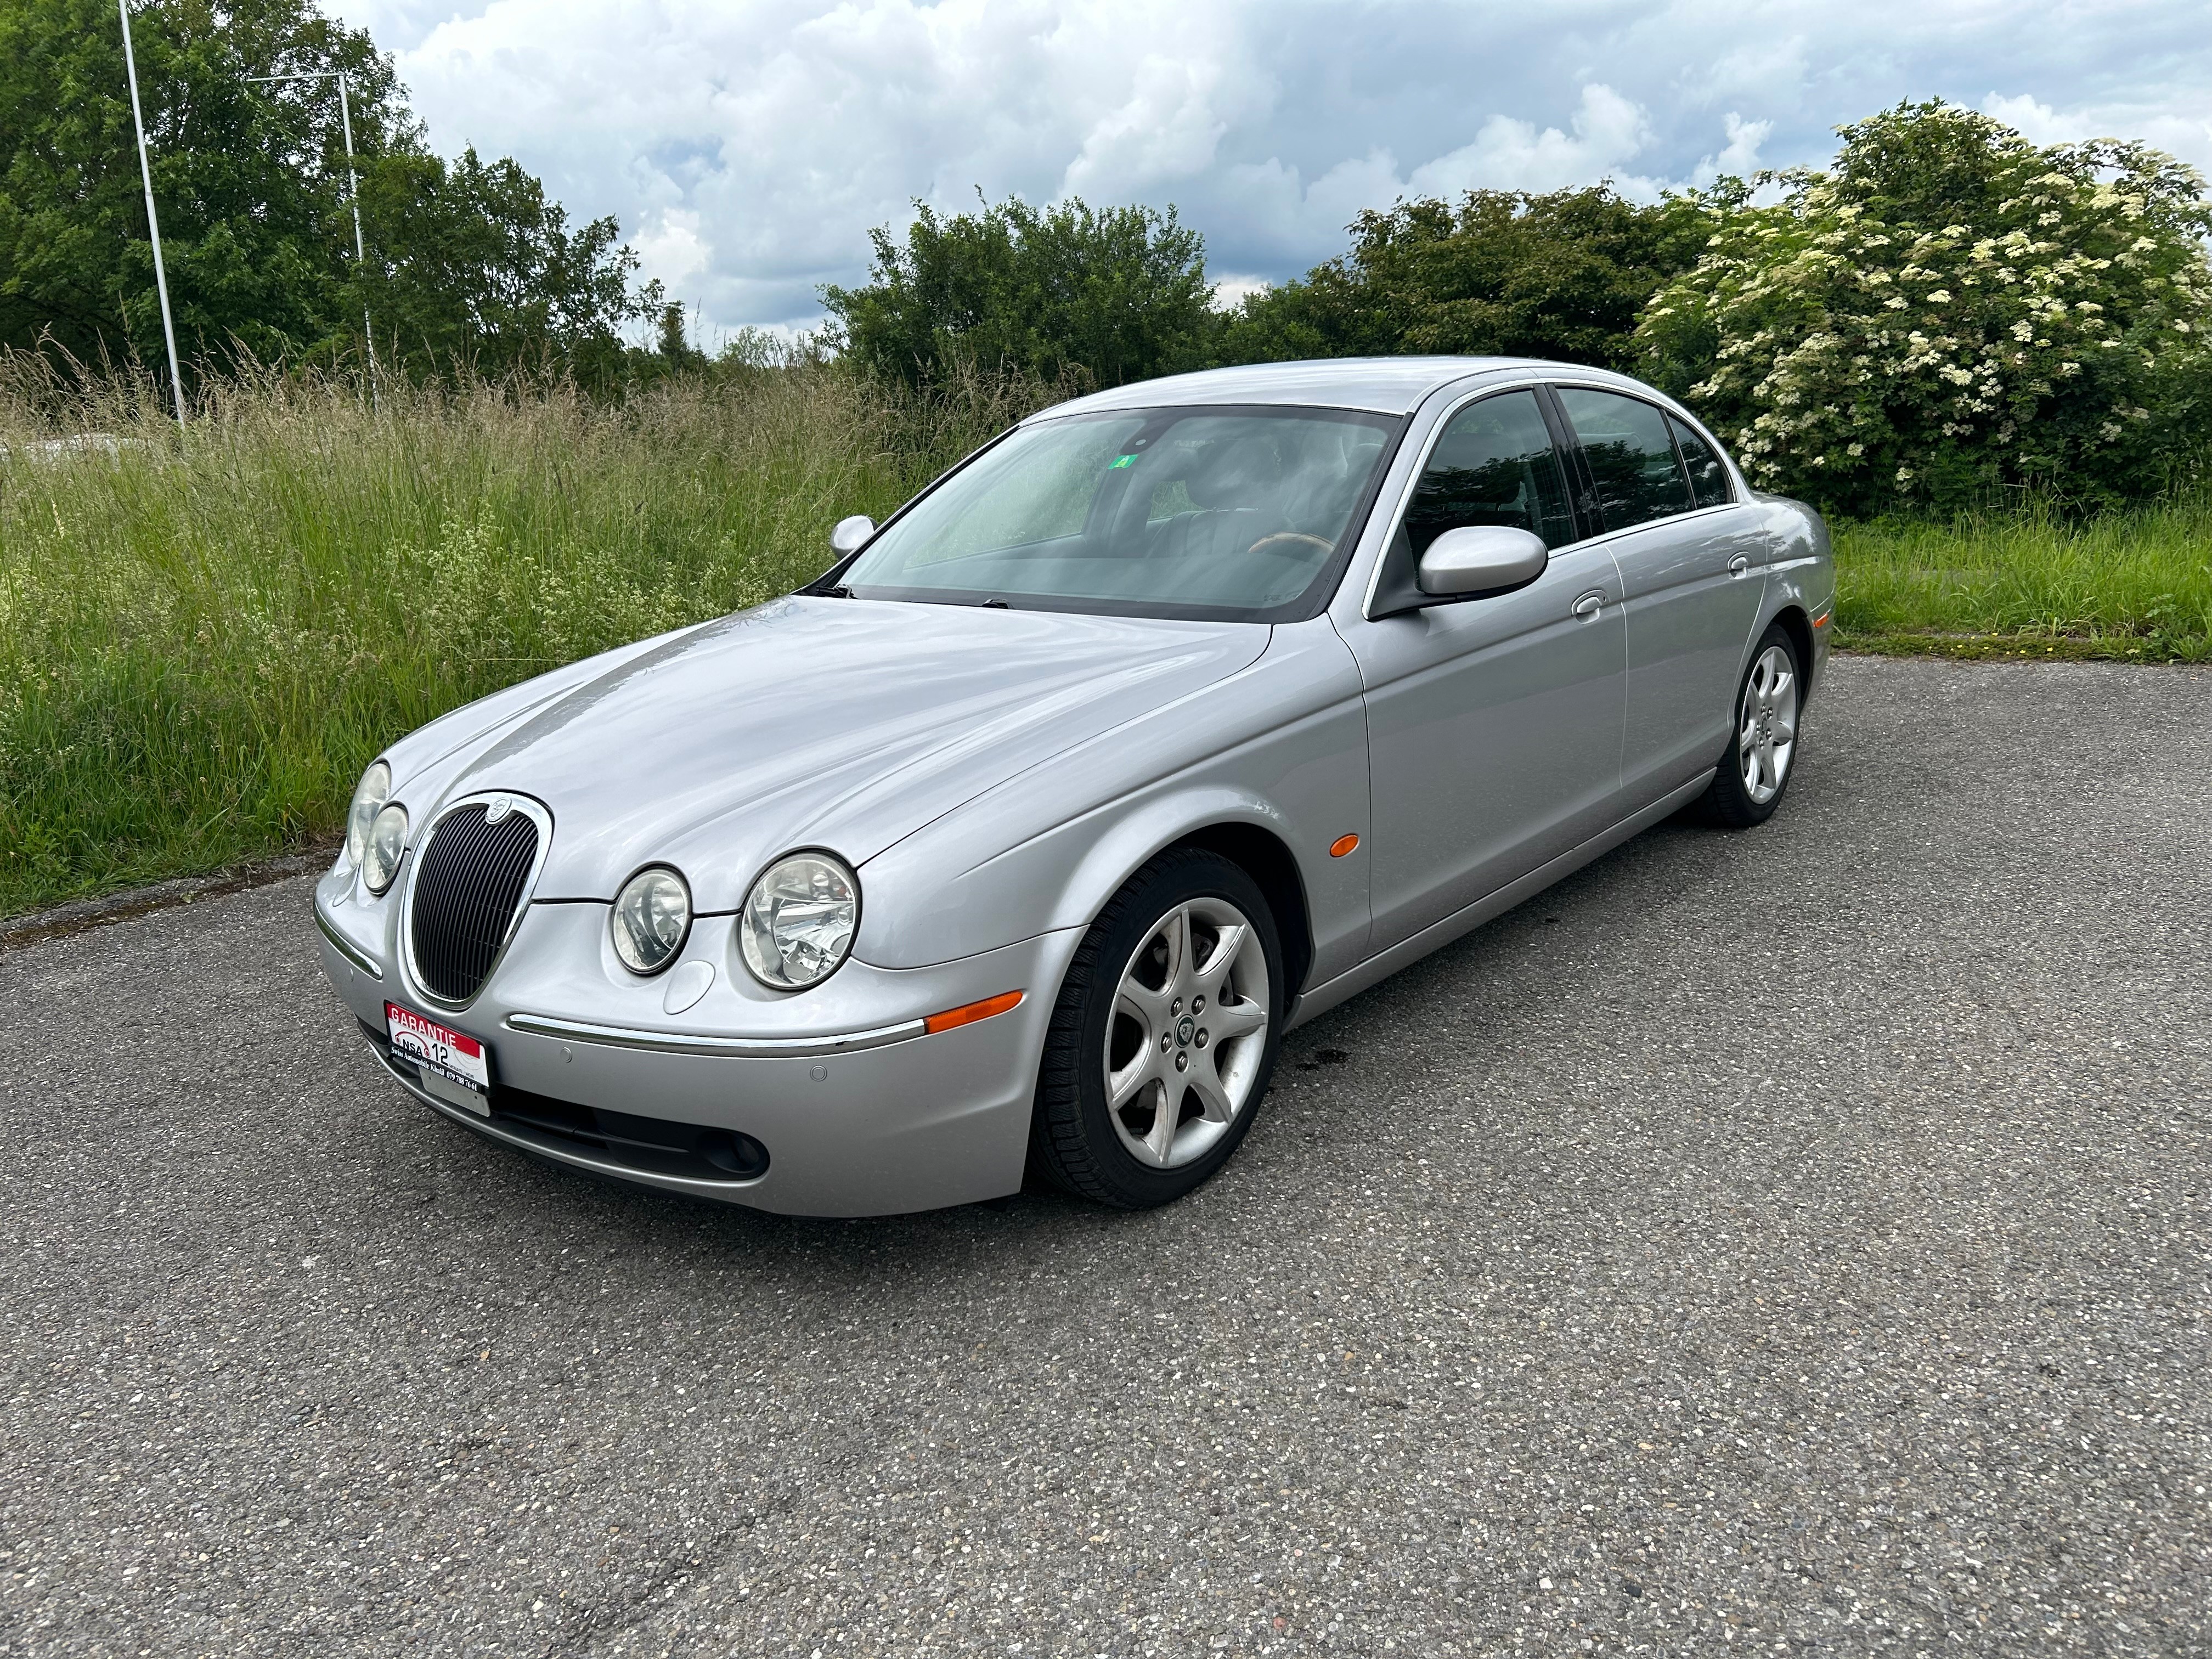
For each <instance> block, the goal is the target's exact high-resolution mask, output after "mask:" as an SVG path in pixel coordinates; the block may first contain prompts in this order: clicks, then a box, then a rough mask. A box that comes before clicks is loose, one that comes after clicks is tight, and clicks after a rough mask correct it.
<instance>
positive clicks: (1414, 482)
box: [1359, 371, 1598, 622]
mask: <svg viewBox="0 0 2212 1659" xmlns="http://www.w3.org/2000/svg"><path fill="white" fill-rule="evenodd" d="M1512 373H1513V371H1508V374H1509V375H1510V374H1512ZM1553 384H1554V382H1553V379H1552V377H1551V376H1549V375H1547V374H1534V373H1528V374H1522V375H1521V377H1520V378H1517V379H1516V378H1509V379H1506V380H1495V381H1491V382H1488V383H1486V384H1485V385H1482V386H1476V387H1475V388H1474V390H1473V391H1471V392H1467V393H1466V394H1465V395H1463V396H1462V397H1461V398H1459V399H1458V400H1457V401H1456V402H1455V403H1453V404H1450V405H1449V407H1447V408H1446V409H1445V410H1444V411H1443V413H1442V414H1440V415H1438V416H1437V418H1436V421H1435V422H1434V423H1433V424H1432V425H1431V427H1430V428H1429V435H1428V436H1427V437H1426V438H1425V439H1423V440H1422V441H1421V454H1420V459H1419V460H1417V461H1415V462H1414V463H1413V469H1412V470H1411V471H1408V472H1407V474H1406V482H1405V483H1404V484H1403V485H1401V487H1400V489H1399V491H1398V504H1397V505H1396V506H1395V507H1393V508H1391V510H1390V513H1389V516H1388V517H1387V518H1385V519H1384V520H1383V523H1384V525H1385V526H1387V527H1386V528H1385V529H1384V531H1383V539H1382V541H1381V543H1380V544H1378V545H1377V546H1376V550H1375V562H1374V564H1373V565H1372V566H1370V568H1369V569H1368V572H1367V591H1366V592H1364V594H1362V595H1361V596H1360V600H1359V616H1360V619H1361V620H1362V621H1363V622H1375V621H1377V620H1379V619H1378V618H1377V617H1376V615H1375V592H1376V588H1377V587H1379V586H1381V585H1382V581H1383V566H1384V565H1385V564H1386V563H1388V562H1389V557H1390V541H1391V538H1393V537H1395V535H1396V534H1397V533H1398V526H1400V525H1401V524H1403V523H1404V522H1405V520H1406V509H1407V507H1411V506H1412V505H1413V492H1414V491H1415V490H1416V489H1419V488H1420V484H1421V477H1422V475H1423V474H1424V473H1425V472H1426V471H1428V470H1429V457H1430V456H1431V455H1433V454H1435V453H1436V449H1437V444H1438V443H1439V442H1441V441H1443V435H1444V428H1446V427H1448V426H1449V425H1450V424H1451V423H1452V422H1453V420H1454V419H1455V418H1456V417H1457V416H1458V414H1459V412H1460V410H1463V409H1466V408H1468V406H1470V405H1471V404H1479V403H1480V402H1481V401H1482V400H1483V399H1484V398H1495V397H1497V396H1498V394H1499V393H1501V392H1532V391H1533V392H1541V391H1542V390H1543V389H1544V388H1545V387H1546V386H1550V385H1553ZM1545 425H1546V429H1547V430H1549V429H1550V422H1546V423H1545ZM1566 463H1567V458H1566V457H1565V455H1561V456H1560V457H1559V466H1560V469H1561V471H1562V472H1564V471H1565V467H1566ZM1560 483H1563V484H1565V486H1566V487H1567V489H1568V490H1569V492H1570V494H1569V496H1568V499H1569V500H1570V501H1572V500H1573V495H1572V493H1571V492H1572V490H1573V488H1574V481H1573V480H1572V479H1571V478H1569V477H1562V478H1561V479H1560ZM1381 505H1382V503H1381V502H1379V501H1378V502H1376V506H1378V507H1379V506H1381ZM1370 517H1371V515H1370ZM1597 539H1598V538H1596V537H1595V536H1591V537H1588V538H1584V540H1583V541H1577V542H1569V543H1568V544H1567V545H1566V547H1563V548H1560V549H1559V551H1560V552H1562V553H1564V552H1565V551H1566V550H1567V547H1583V546H1587V545H1588V544H1589V543H1590V542H1594V541H1595V540H1597Z"/></svg>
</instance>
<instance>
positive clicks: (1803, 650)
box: [1753, 599, 1813, 695]
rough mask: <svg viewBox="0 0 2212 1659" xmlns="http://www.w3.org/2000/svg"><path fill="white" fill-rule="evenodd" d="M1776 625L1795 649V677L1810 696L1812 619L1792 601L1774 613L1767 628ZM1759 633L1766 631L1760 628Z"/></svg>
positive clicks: (1811, 688) (1754, 642)
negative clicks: (1788, 637) (1788, 638)
mask: <svg viewBox="0 0 2212 1659" xmlns="http://www.w3.org/2000/svg"><path fill="white" fill-rule="evenodd" d="M1777 625H1779V626H1780V628H1781V629H1782V631H1783V632H1784V633H1785V634H1787V635H1789V636H1790V644H1791V646H1793V647H1796V652H1797V675H1798V678H1799V679H1800V680H1802V682H1803V689H1804V693H1805V694H1806V695H1810V694H1811V692H1812V690H1813V619H1812V618H1811V617H1808V616H1807V615H1806V614H1805V608H1804V606H1802V605H1799V604H1797V603H1796V601H1795V600H1794V599H1793V600H1792V601H1790V603H1789V604H1787V605H1784V606H1783V607H1782V609H1781V610H1779V611H1776V612H1775V613H1774V617H1773V619H1772V621H1771V622H1770V623H1768V624H1767V626H1768V627H1774V626H1777ZM1765 631H1766V629H1765V628H1762V629H1759V632H1760V633H1762V634H1764V633H1765ZM1757 644H1758V641H1755V640H1754V641H1753V646H1754V647H1756V646H1757Z"/></svg>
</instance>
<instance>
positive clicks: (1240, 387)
mask: <svg viewBox="0 0 2212 1659" xmlns="http://www.w3.org/2000/svg"><path fill="white" fill-rule="evenodd" d="M1530 370H1535V371H1538V372H1540V373H1543V374H1559V375H1572V376H1573V377H1575V378H1576V379H1577V380H1602V381H1605V382H1607V383H1610V384H1617V385H1619V386H1621V387H1622V388H1623V389H1624V390H1630V389H1633V390H1636V391H1638V392H1644V391H1645V390H1646V389H1645V388H1644V387H1643V386H1639V385H1638V383H1637V382H1636V381H1634V380H1630V379H1629V378H1628V377H1627V376H1626V375H1625V374H1613V373H1612V372H1610V371H1608V370H1606V369H1601V368H1587V367H1585V366H1583V365H1582V364H1578V363H1556V362H1545V361H1544V360H1542V359H1541V358H1537V357H1326V358H1320V359H1316V360H1314V361H1311V362H1297V363H1250V364H1247V365H1245V366H1243V367H1242V368H1209V369H1204V370H1201V371H1200V372H1199V373H1198V374H1170V375H1167V376H1164V378H1162V379H1160V380H1138V381H1135V382H1133V384H1131V385H1128V386H1115V387H1114V388H1113V389H1112V390H1111V391H1109V392H1092V393H1091V395H1090V396H1089V397H1085V398H1074V399H1072V400H1071V401H1069V402H1067V403H1064V404H1054V405H1053V406H1052V407H1051V408H1050V409H1047V410H1039V411H1038V413H1037V414H1036V415H1033V416H1030V419H1031V420H1040V419H1051V418H1053V417H1054V416H1062V415H1088V414H1094V413H1097V412H1099V411H1103V410H1115V409H1161V408H1171V407H1173V406H1175V405H1177V404H1308V405H1313V406H1318V407H1322V408H1328V409H1358V410H1372V411H1373V412H1374V413H1376V414H1378V415H1407V414H1410V413H1412V412H1413V410H1415V409H1418V408H1419V406H1420V404H1421V400H1422V399H1423V398H1426V397H1428V396H1429V394H1430V393H1431V392H1435V391H1437V389H1438V388H1439V387H1442V386H1450V385H1452V384H1453V383H1454V382H1455V381H1459V380H1467V379H1468V378H1469V377H1470V376H1473V375H1479V374H1509V373H1520V374H1526V373H1528V372H1529V371H1530ZM1647 395H1648V394H1647Z"/></svg>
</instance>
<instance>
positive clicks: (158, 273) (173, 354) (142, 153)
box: [115, 0, 185, 426]
mask: <svg viewBox="0 0 2212 1659" xmlns="http://www.w3.org/2000/svg"><path fill="white" fill-rule="evenodd" d="M115 9H117V10H118V11H119V12H120V13H122V14H123V68H124V72H125V75H127V76H129V78H130V82H131V125H134V126H135V127H137V129H138V176H139V177H140V178H141V179H144V180H145V181H146V229H147V232H148V234H149V235H150V236H151V237H152V239H153V242H154V287H155V289H156V290H157V291H158V292H159V293H160V295H161V336H162V337H163V338H164V339H166V340H167V342H168V343H169V390H170V392H172V393H173V394H174V396H175V398H176V400H177V424H178V425H179V426H182V425H183V424H184V423H185V377H184V374H183V373H182V372H181V371H180V370H179V368H178V367H177V325H175V324H174V323H173V322H171V321H170V320H169V277H168V273H167V271H165V270H163V269H162V268H161V221H160V220H159V219H158V218H156V217H155V214H154V164H153V163H152V162H151V161H148V160H147V159H146V118H145V116H144V115H143V113H141V112H140V111H139V108H138V60H137V58H135V57H133V56H132V54H131V0H115Z"/></svg>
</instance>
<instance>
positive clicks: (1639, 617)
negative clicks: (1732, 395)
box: [1555, 386, 1767, 810]
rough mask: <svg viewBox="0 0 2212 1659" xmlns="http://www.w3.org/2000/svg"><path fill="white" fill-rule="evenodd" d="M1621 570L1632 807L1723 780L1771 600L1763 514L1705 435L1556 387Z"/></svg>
mask: <svg viewBox="0 0 2212 1659" xmlns="http://www.w3.org/2000/svg"><path fill="white" fill-rule="evenodd" d="M1555 393H1556V395H1557V397H1558V398H1559V407H1560V409H1561V410H1562V411H1563V412H1564V414H1565V417H1566V421H1567V424H1568V425H1569V427H1570V428H1571V429H1572V431H1573V432H1574V434H1575V436H1576V438H1577V441H1578V442H1579V445H1580V448H1581V455H1580V460H1581V462H1582V465H1583V470H1584V476H1585V481H1586V483H1587V484H1588V486H1589V493H1590V495H1591V496H1592V497H1593V498H1594V499H1593V500H1592V501H1590V502H1589V505H1590V506H1591V507H1594V509H1595V513H1596V514H1597V516H1598V517H1599V519H1600V520H1601V522H1602V523H1603V524H1604V526H1605V528H1606V529H1607V531H1608V532H1615V533H1613V534H1612V535H1611V537H1610V538H1609V545H1610V546H1611V548H1612V550H1613V558H1614V559H1615V561H1616V562H1618V563H1619V565H1620V580H1621V583H1622V586H1623V590H1624V600H1623V605H1622V610H1623V613H1624V617H1625V620H1626V627H1627V635H1628V691H1627V717H1626V727H1625V732H1626V735H1625V738H1624V740H1623V744H1622V750H1621V786H1622V798H1623V802H1624V805H1626V806H1627V807H1628V808H1630V809H1631V810H1634V809H1635V808H1637V807H1640V806H1642V805H1645V804H1647V803H1648V802H1650V801H1653V800H1656V799H1658V798H1659V797H1660V796H1662V795H1663V794H1665V793H1667V792H1668V790H1670V789H1673V788H1674V787H1677V786H1678V785H1680V784H1681V783H1683V782H1685V781H1687V780H1688V779H1690V778H1692V777H1693V776H1695V775H1697V774H1698V773H1699V772H1701V771H1704V770H1705V769H1707V768H1708V767H1711V765H1712V764H1713V763H1715V762H1716V761H1717V759H1719V757H1720V756H1721V753H1722V751H1723V748H1724V747H1725V746H1726V744H1727V741H1728V737H1729V731H1730V727H1731V722H1732V718H1733V705H1734V702H1735V689H1736V678H1737V676H1738V675H1739V674H1741V672H1742V670H1743V661H1744V652H1745V649H1746V647H1747V646H1748V645H1749V643H1750V638H1751V629H1752V625H1753V623H1755V622H1756V621H1757V620H1758V617H1759V602H1760V600H1761V599H1762V598H1763V597H1764V593H1765V582H1766V576H1765V566H1766V559H1767V544H1766V539H1765V534H1764V532H1762V531H1761V530H1760V528H1759V513H1758V512H1757V511H1756V510H1755V509H1754V508H1753V507H1750V506H1749V505H1748V504H1747V503H1743V502H1739V501H1735V500H1734V499H1733V496H1732V486H1731V485H1730V483H1729V474H1728V469H1727V468H1726V467H1725V466H1723V465H1722V464H1721V462H1720V460H1719V458H1718V457H1717V456H1716V455H1715V454H1714V453H1713V452H1712V449H1711V446H1710V445H1709V444H1708V443H1707V442H1706V441H1705V438H1704V437H1703V436H1702V435H1699V433H1697V432H1696V431H1695V429H1694V428H1691V427H1689V426H1687V425H1686V424H1684V423H1683V422H1680V421H1679V420H1677V419H1675V418H1674V416H1671V415H1669V414H1668V413H1667V412H1666V411H1665V410H1662V409H1660V408H1659V406H1658V405H1657V404H1652V403H1648V402H1646V401H1644V399H1643V398H1633V397H1630V396H1628V395H1627V394H1626V393H1624V392H1614V391H1609V390H1605V389H1601V388H1599V387H1595V386H1559V387H1556V388H1555Z"/></svg>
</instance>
